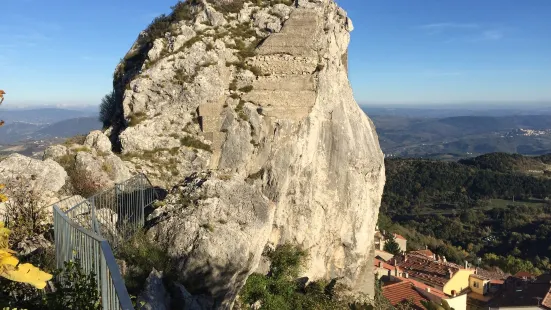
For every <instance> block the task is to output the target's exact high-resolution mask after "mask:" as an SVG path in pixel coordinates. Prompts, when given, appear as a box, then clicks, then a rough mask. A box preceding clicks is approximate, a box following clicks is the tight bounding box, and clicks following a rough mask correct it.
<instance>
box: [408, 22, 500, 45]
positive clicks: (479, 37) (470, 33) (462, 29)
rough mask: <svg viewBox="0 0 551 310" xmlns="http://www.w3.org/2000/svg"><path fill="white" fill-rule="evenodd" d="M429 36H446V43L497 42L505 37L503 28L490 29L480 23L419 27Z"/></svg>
mask: <svg viewBox="0 0 551 310" xmlns="http://www.w3.org/2000/svg"><path fill="white" fill-rule="evenodd" d="M417 28H418V29H421V30H422V31H423V32H424V33H425V34H427V35H441V36H442V35H446V36H447V38H445V39H444V41H443V42H444V43H453V42H480V41H497V40H501V39H503V38H504V37H505V33H504V31H503V28H497V27H488V26H484V25H481V24H479V23H453V22H446V23H434V24H425V25H420V26H418V27H417Z"/></svg>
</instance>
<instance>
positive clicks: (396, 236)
mask: <svg viewBox="0 0 551 310" xmlns="http://www.w3.org/2000/svg"><path fill="white" fill-rule="evenodd" d="M394 237H395V238H396V239H403V240H407V239H406V238H404V236H402V235H398V234H394Z"/></svg>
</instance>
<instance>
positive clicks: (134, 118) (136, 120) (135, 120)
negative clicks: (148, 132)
mask: <svg viewBox="0 0 551 310" xmlns="http://www.w3.org/2000/svg"><path fill="white" fill-rule="evenodd" d="M129 118H130V120H129V121H128V126H129V127H134V126H137V125H139V124H140V123H142V122H143V121H145V119H146V118H147V115H146V114H145V113H143V112H137V113H133V114H132V115H130V117H129Z"/></svg>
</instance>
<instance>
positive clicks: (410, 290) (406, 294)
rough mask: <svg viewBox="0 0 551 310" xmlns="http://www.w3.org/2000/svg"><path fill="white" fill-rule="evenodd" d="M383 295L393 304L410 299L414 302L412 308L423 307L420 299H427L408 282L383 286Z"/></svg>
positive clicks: (420, 308)
mask: <svg viewBox="0 0 551 310" xmlns="http://www.w3.org/2000/svg"><path fill="white" fill-rule="evenodd" d="M383 296H385V298H386V299H388V301H390V303H391V304H392V305H393V306H397V305H399V304H401V303H403V302H406V301H408V300H412V301H413V304H414V306H413V309H419V310H423V309H425V308H424V307H423V304H421V300H426V301H428V299H427V298H426V297H425V296H423V295H421V293H419V292H418V291H416V290H415V288H414V287H413V284H411V283H409V282H399V283H395V284H391V285H387V286H383Z"/></svg>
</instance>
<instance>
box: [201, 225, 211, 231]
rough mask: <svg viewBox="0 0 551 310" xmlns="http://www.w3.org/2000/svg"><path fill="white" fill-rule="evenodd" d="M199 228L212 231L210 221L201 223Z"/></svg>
mask: <svg viewBox="0 0 551 310" xmlns="http://www.w3.org/2000/svg"><path fill="white" fill-rule="evenodd" d="M201 228H203V229H206V230H208V231H210V232H214V226H213V225H212V224H211V223H207V224H203V225H201Z"/></svg>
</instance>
